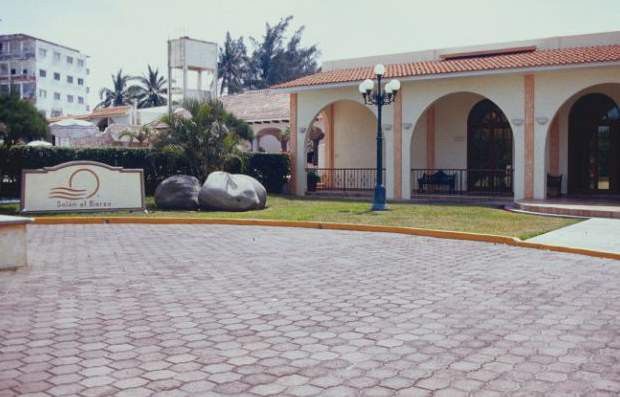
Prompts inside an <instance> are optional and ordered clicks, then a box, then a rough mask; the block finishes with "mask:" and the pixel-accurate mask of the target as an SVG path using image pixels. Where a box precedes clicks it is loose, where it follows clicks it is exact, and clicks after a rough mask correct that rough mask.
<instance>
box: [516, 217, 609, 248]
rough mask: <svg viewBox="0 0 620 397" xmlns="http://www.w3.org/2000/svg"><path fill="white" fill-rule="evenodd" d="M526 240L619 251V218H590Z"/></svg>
mask: <svg viewBox="0 0 620 397" xmlns="http://www.w3.org/2000/svg"><path fill="white" fill-rule="evenodd" d="M528 241H531V242H534V243H544V244H551V245H559V246H565V247H575V248H586V249H592V250H597V251H607V252H616V253H620V220H619V219H603V218H592V219H588V220H587V221H584V222H580V223H577V224H574V225H570V226H567V227H564V228H561V229H558V230H554V231H552V232H549V233H545V234H542V235H540V236H536V237H534V238H531V239H529V240H528Z"/></svg>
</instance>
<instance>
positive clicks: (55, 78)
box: [54, 73, 60, 81]
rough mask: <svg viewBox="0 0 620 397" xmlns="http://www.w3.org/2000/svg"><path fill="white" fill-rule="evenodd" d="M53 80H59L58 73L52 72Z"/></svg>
mask: <svg viewBox="0 0 620 397" xmlns="http://www.w3.org/2000/svg"><path fill="white" fill-rule="evenodd" d="M54 80H57V81H60V73H54Z"/></svg>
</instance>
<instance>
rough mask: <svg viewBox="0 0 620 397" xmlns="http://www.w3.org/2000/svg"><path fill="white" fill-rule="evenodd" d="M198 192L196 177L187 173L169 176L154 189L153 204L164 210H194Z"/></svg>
mask: <svg viewBox="0 0 620 397" xmlns="http://www.w3.org/2000/svg"><path fill="white" fill-rule="evenodd" d="M199 192H200V181H199V180H198V178H196V177H194V176H189V175H175V176H171V177H169V178H166V179H164V180H163V181H162V182H161V183H160V184H159V185H158V186H157V189H155V204H157V207H158V208H161V209H165V210H196V209H198V193H199Z"/></svg>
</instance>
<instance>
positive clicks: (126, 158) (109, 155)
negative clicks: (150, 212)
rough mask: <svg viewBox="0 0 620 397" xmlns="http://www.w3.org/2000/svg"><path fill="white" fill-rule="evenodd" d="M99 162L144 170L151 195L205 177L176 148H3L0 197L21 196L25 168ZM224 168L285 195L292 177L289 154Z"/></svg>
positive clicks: (252, 156)
mask: <svg viewBox="0 0 620 397" xmlns="http://www.w3.org/2000/svg"><path fill="white" fill-rule="evenodd" d="M76 160H89V161H97V162H100V163H104V164H109V165H112V166H116V167H123V168H142V169H144V187H145V190H146V194H147V195H151V194H153V193H154V192H155V188H156V187H157V185H158V184H159V183H160V182H161V181H163V180H164V179H166V178H167V177H169V176H172V175H177V174H186V175H193V176H197V177H199V179H200V178H201V173H200V170H198V169H195V168H194V167H192V166H191V164H190V162H189V161H188V160H187V158H186V157H185V156H184V155H183V154H182V152H181V151H179V150H176V149H175V147H174V146H173V145H171V146H167V147H165V148H163V149H162V150H154V149H149V148H63V147H32V146H13V147H11V148H6V147H0V197H18V196H19V191H20V183H21V173H22V170H24V169H36V168H43V167H51V166H54V165H58V164H61V163H65V162H67V161H76ZM223 169H224V170H225V171H227V172H231V173H242V174H247V175H250V176H253V177H254V178H256V179H258V180H259V181H260V182H261V183H262V184H263V185H264V186H265V188H266V189H267V191H268V192H270V193H281V192H282V187H283V186H284V184H285V183H286V181H287V178H288V176H289V174H290V163H289V158H288V156H287V155H285V154H262V153H245V154H241V155H238V156H236V155H234V156H230V157H229V158H227V160H226V162H225V164H224V165H223Z"/></svg>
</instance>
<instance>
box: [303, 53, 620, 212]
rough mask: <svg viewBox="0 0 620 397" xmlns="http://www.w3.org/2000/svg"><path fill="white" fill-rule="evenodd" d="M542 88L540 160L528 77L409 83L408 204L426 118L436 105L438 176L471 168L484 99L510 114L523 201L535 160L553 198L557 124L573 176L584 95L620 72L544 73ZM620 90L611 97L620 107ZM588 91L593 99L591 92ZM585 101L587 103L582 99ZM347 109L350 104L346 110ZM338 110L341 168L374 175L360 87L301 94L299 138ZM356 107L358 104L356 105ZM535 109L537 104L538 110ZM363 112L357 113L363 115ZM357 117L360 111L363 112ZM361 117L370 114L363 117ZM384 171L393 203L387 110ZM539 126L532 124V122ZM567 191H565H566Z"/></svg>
mask: <svg viewBox="0 0 620 397" xmlns="http://www.w3.org/2000/svg"><path fill="white" fill-rule="evenodd" d="M533 80H534V95H533V101H534V119H535V120H534V141H533V145H532V146H531V147H532V148H533V149H532V152H531V153H526V149H525V148H526V146H525V137H524V129H525V121H526V120H525V119H526V114H525V110H526V108H525V102H526V98H525V89H524V87H525V74H524V73H518V72H516V73H494V72H489V73H487V74H485V75H480V76H471V77H441V78H429V79H427V80H413V81H412V80H410V81H406V80H404V81H403V82H402V89H401V95H402V102H403V114H402V152H401V153H402V165H401V166H402V169H401V172H402V176H403V177H402V188H401V194H402V197H403V198H408V197H410V195H411V177H410V175H411V168H425V167H426V122H425V111H426V109H427V108H428V107H429V106H430V105H432V104H435V105H436V135H435V147H436V150H435V158H436V164H435V165H436V167H437V168H466V166H467V116H468V113H469V110H470V109H471V107H472V106H473V105H474V104H475V103H476V102H477V101H478V100H481V99H482V98H488V99H490V100H491V101H493V102H494V103H495V104H496V105H497V106H499V108H500V109H501V110H502V111H503V112H504V114H505V115H506V117H507V119H508V121H509V122H510V126H511V128H512V132H513V145H514V147H513V166H514V192H515V195H514V197H515V200H519V199H522V198H523V197H524V196H525V191H526V189H525V185H524V184H525V180H526V178H525V170H526V166H525V164H526V160H527V158H530V159H533V173H534V175H533V195H534V198H537V199H544V198H545V197H546V174H547V169H548V148H547V136H548V129H549V126H550V125H551V120H553V117H554V116H555V115H556V113H557V112H558V111H559V114H558V116H559V120H558V122H559V130H560V139H559V147H560V157H559V167H560V170H561V172H562V173H563V174H564V175H566V177H565V178H564V185H566V180H567V178H568V177H569V176H568V175H567V172H568V158H567V153H568V148H567V141H568V130H567V128H568V127H567V124H568V111H569V109H570V106H571V105H572V103H574V101H575V100H576V99H578V97H575V95H576V94H580V93H582V92H583V93H586V92H590V91H589V90H593V91H592V92H595V91H596V88H591V87H593V86H598V85H601V84H609V83H620V67H618V66H596V65H594V66H588V67H579V68H575V69H570V70H569V69H566V70H554V71H541V72H537V73H535V74H534V75H533ZM616 87H617V86H608V87H607V88H605V89H604V91H599V92H602V93H606V94H608V95H609V96H610V97H612V98H613V99H615V100H616V101H618V102H619V103H620V92H619V91H618V89H617V88H616ZM584 90H588V91H584ZM579 96H580V95H579ZM340 101H349V102H341V103H339V102H340ZM331 103H339V104H337V105H336V106H335V107H334V114H335V115H334V123H335V124H334V130H335V132H334V136H335V146H336V155H335V167H360V168H372V167H374V162H375V158H374V147H375V140H374V128H375V121H374V120H375V119H374V118H373V117H372V115H373V114H374V111H375V107H367V106H365V105H364V104H363V103H362V98H361V96H360V94H359V93H358V91H357V87H356V86H355V85H351V86H346V87H340V88H323V89H316V90H314V89H311V90H305V91H301V92H299V93H298V102H297V105H298V106H297V110H298V117H299V120H298V124H297V131H296V134H297V138H298V141H299V142H304V132H305V131H306V129H307V128H309V126H310V124H311V123H312V121H313V120H314V119H315V118H316V116H317V115H318V113H319V112H320V111H321V110H322V109H323V108H324V107H325V106H327V105H329V104H331ZM354 103H355V104H354ZM530 103H531V102H530ZM356 107H357V108H356ZM356 109H357V111H355V110H356ZM361 109H366V111H362V110H361ZM383 116H384V117H383V128H384V137H385V141H384V147H385V156H384V160H385V162H384V164H385V168H386V169H387V175H386V190H387V194H388V198H392V197H394V190H393V187H394V179H393V178H394V156H393V142H394V137H393V131H394V129H393V125H392V123H393V111H392V107H391V106H387V107H386V108H384V115H383ZM530 120H531V119H530ZM296 156H297V157H296V159H297V161H298V164H305V152H304V151H303V150H297V153H296ZM296 172H297V173H296V176H297V181H299V183H298V184H297V190H296V192H297V194H300V195H301V194H304V193H305V173H304V167H297V171H296ZM564 188H565V186H564Z"/></svg>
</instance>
